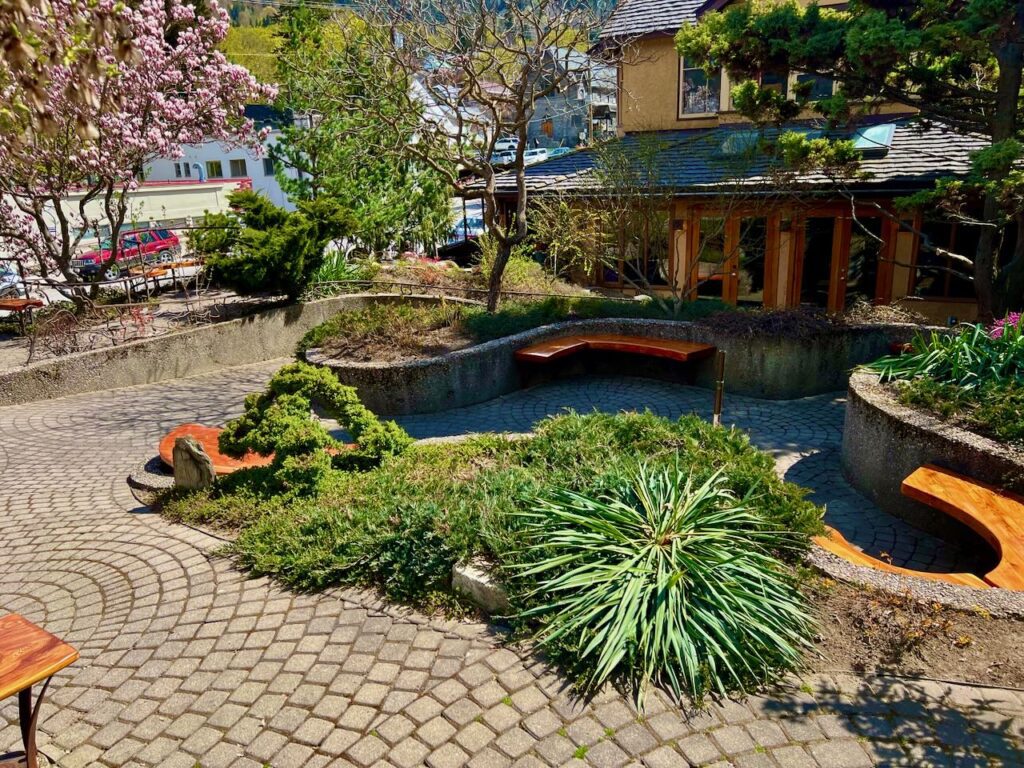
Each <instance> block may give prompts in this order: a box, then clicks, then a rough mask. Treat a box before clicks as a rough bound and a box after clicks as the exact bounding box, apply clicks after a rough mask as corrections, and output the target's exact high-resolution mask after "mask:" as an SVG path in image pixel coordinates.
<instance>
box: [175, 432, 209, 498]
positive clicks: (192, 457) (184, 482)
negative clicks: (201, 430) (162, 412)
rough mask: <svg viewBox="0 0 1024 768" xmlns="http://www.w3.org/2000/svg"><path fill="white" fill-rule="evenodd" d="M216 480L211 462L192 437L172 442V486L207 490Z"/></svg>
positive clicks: (180, 438)
mask: <svg viewBox="0 0 1024 768" xmlns="http://www.w3.org/2000/svg"><path fill="white" fill-rule="evenodd" d="M216 479H217V475H216V473H215V472H214V471H213V461H211V459H210V457H209V456H208V455H207V454H206V451H204V450H203V446H202V445H201V444H200V443H199V441H198V440H196V439H195V438H193V437H179V438H178V439H177V440H175V441H174V485H175V486H176V487H178V488H188V489H190V490H191V489H196V488H209V487H210V486H211V485H213V482H214V480H216Z"/></svg>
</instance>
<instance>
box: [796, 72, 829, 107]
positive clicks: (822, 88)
mask: <svg viewBox="0 0 1024 768" xmlns="http://www.w3.org/2000/svg"><path fill="white" fill-rule="evenodd" d="M796 82H797V85H798V86H800V87H799V89H798V90H797V95H798V96H803V97H804V98H807V99H811V100H814V101H817V100H818V99H827V98H828V97H829V96H831V95H832V90H833V82H832V78H831V77H825V76H824V75H807V74H803V75H797V76H796Z"/></svg>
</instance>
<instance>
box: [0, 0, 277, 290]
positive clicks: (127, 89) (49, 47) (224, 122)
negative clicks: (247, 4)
mask: <svg viewBox="0 0 1024 768" xmlns="http://www.w3.org/2000/svg"><path fill="white" fill-rule="evenodd" d="M33 7H34V8H36V11H35V13H37V14H39V16H38V18H36V19H35V22H36V24H35V25H34V28H36V29H45V30H46V31H47V32H46V35H45V36H44V37H42V38H41V39H38V41H37V43H36V44H37V47H38V48H39V50H38V51H37V52H36V53H37V54H38V55H40V56H42V55H45V56H46V57H47V60H48V61H50V62H56V63H54V64H52V65H51V66H49V68H48V70H47V72H46V78H45V80H44V81H42V82H45V85H44V86H42V90H43V94H44V97H45V98H44V100H43V102H42V114H43V117H42V118H41V119H40V118H39V117H38V116H37V115H36V114H34V113H33V112H32V111H31V110H28V109H19V106H18V105H24V104H28V103H30V102H31V103H36V104H38V103H39V93H38V92H37V91H38V90H39V88H40V86H39V83H38V82H37V83H36V84H35V88H34V89H33V88H29V87H26V86H25V85H24V84H23V83H22V81H21V80H19V78H17V77H15V76H14V75H15V73H14V71H13V70H12V68H11V63H10V62H9V61H7V60H5V59H0V83H4V84H6V85H4V86H0V251H7V252H9V253H13V254H15V255H17V256H19V257H21V258H27V259H30V260H32V261H34V262H35V263H36V264H37V266H38V268H39V270H40V272H41V273H42V274H43V275H46V274H48V273H49V272H50V271H52V270H53V269H54V268H57V269H59V270H60V271H61V272H63V273H64V274H65V276H66V277H68V278H69V279H72V280H73V279H74V276H73V275H72V274H71V273H70V271H69V269H68V265H69V262H70V259H71V258H72V257H73V255H74V251H75V249H76V247H77V245H78V242H79V241H80V240H81V238H82V230H83V229H84V228H85V227H93V228H94V227H96V226H97V224H99V223H101V222H102V223H105V224H107V225H108V226H110V228H111V231H117V230H118V229H119V228H120V226H121V223H122V222H123V221H124V215H125V211H126V209H127V199H126V195H127V193H128V192H130V191H131V190H132V189H134V188H135V187H137V185H138V179H139V176H140V174H141V172H142V170H143V169H144V168H145V166H146V164H147V163H148V162H150V161H151V160H152V159H154V158H156V157H160V156H171V157H179V156H180V155H181V152H182V146H183V145H186V144H197V143H200V142H202V141H204V140H207V139H212V140H217V141H220V142H222V143H224V144H228V145H243V146H247V147H249V148H252V149H254V150H255V151H257V152H258V151H259V149H260V148H261V145H262V139H263V138H264V136H265V134H261V133H260V132H257V131H255V130H254V127H253V125H252V123H251V121H249V120H246V119H245V118H244V117H243V116H242V110H243V108H244V106H245V104H246V103H249V102H252V101H266V100H268V99H270V98H272V97H273V96H274V91H273V89H272V88H270V87H267V86H264V85H260V84H259V83H257V82H256V81H255V79H254V78H253V77H252V75H250V74H249V72H248V71H247V70H246V69H245V68H244V67H240V66H238V65H235V64H231V63H230V62H228V60H227V59H226V58H225V56H224V54H223V53H221V52H220V51H219V50H218V49H217V46H218V44H219V43H220V42H221V41H222V40H223V39H224V36H225V35H226V34H227V29H228V17H227V12H226V11H224V10H223V9H222V8H220V7H218V6H217V5H216V4H212V3H211V4H209V5H205V4H204V6H203V8H202V10H201V11H199V10H197V8H196V7H195V6H193V5H191V4H189V3H188V2H185V1H184V0H141V2H139V3H136V4H122V3H115V2H113V0H98V2H97V3H95V4H91V5H87V6H85V5H83V0H51V1H50V2H49V3H48V4H34V5H33ZM42 8H48V9H49V13H47V14H46V15H45V16H43V15H42V14H43V11H42V10H40V9H42ZM83 8H85V9H87V11H83ZM85 12H87V13H89V14H92V18H94V20H95V24H93V25H92V26H91V28H90V32H89V33H88V35H87V37H86V38H84V39H83V34H82V28H83V27H82V24H81V21H82V18H83V13H85ZM125 40H130V41H131V43H130V51H129V52H128V53H127V54H126V53H125V51H124V49H123V46H124V45H125V43H124V41H125ZM82 46H88V55H86V56H83V55H80V51H81V50H82ZM65 62H66V63H65ZM83 83H84V84H85V87H83ZM4 105H12V106H11V107H9V108H7V107H5V106H4ZM71 193H76V197H77V198H78V200H83V199H85V200H90V201H103V202H105V206H104V208H105V211H106V213H105V214H104V216H103V218H102V219H101V222H99V221H89V220H87V217H86V209H85V205H84V204H80V203H79V202H77V201H76V202H71V201H69V200H68V199H67V198H68V195H69V194H71ZM94 204H95V203H94Z"/></svg>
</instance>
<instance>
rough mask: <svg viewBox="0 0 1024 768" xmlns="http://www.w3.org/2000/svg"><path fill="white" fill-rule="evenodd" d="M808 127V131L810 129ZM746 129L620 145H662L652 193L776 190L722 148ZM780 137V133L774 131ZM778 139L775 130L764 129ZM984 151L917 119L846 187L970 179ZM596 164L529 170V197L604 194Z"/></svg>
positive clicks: (588, 155) (505, 187) (905, 123)
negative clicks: (973, 155)
mask: <svg viewBox="0 0 1024 768" xmlns="http://www.w3.org/2000/svg"><path fill="white" fill-rule="evenodd" d="M792 127H793V128H797V129H799V128H801V127H803V128H804V129H806V130H810V129H811V126H807V125H805V126H799V125H796V126H792ZM751 132H752V129H751V127H750V126H749V125H747V126H728V127H724V126H723V127H719V128H711V129H706V130H687V131H662V132H658V133H654V134H627V135H626V136H625V137H624V138H622V139H618V140H617V141H620V142H622V147H623V151H625V152H627V153H628V152H637V151H639V148H640V147H641V146H643V141H644V139H643V137H644V136H649V137H652V138H653V141H654V142H656V143H654V144H653V145H648V146H649V147H650V149H648V150H647V151H651V150H653V151H656V152H657V158H656V161H654V162H651V161H647V162H645V163H644V167H645V168H651V169H654V173H655V174H656V178H655V179H653V180H652V181H651V183H650V186H651V187H652V188H657V189H659V190H660V191H663V192H672V193H675V194H701V193H703V194H710V193H712V192H721V191H722V190H723V189H730V188H735V187H737V186H742V187H744V189H747V190H754V189H755V188H757V187H761V188H762V189H761V191H763V192H768V191H770V190H773V189H775V188H777V184H776V185H773V181H774V180H775V178H776V177H773V175H772V174H771V173H770V172H769V171H770V169H771V163H770V162H769V161H768V159H767V158H765V157H763V156H762V157H759V158H757V159H755V158H753V157H751V156H750V155H745V154H744V153H740V154H739V155H736V154H729V153H728V152H727V151H725V150H724V149H723V147H724V146H725V145H726V141H727V139H729V137H733V139H732V141H736V140H739V139H745V138H746V137H748V136H750V135H751ZM776 132H777V131H776ZM766 133H772V131H766ZM982 146H984V140H983V139H982V138H981V137H979V136H966V135H963V134H958V133H953V132H951V131H948V130H945V129H942V128H940V127H935V126H933V127H930V128H924V127H922V126H921V124H920V123H917V122H915V121H913V120H911V119H904V120H901V121H898V122H895V130H894V131H893V138H892V144H891V146H890V147H889V148H888V150H887V151H886V150H882V149H879V150H878V151H877V152H869V153H867V154H865V156H864V159H863V160H862V162H861V169H862V170H864V171H866V172H867V173H869V174H870V177H869V178H868V179H865V180H858V181H856V183H852V182H851V183H850V184H849V185H848V186H850V187H851V188H856V189H863V190H870V189H877V190H880V191H881V190H889V191H894V190H899V191H909V190H913V189H920V188H924V187H927V186H930V185H931V183H932V182H933V181H934V180H935V179H936V178H938V177H941V176H950V175H962V174H965V173H966V172H967V171H968V169H969V165H970V161H969V153H970V152H971V150H974V149H978V148H980V147H982ZM596 163H597V158H596V156H595V153H594V151H593V150H580V151H577V152H572V153H570V154H568V155H562V156H561V157H557V158H554V159H552V160H548V161H546V162H543V163H538V164H536V165H532V166H529V167H528V168H527V169H526V181H527V189H528V191H529V192H530V193H539V194H544V193H556V192H566V193H587V192H599V190H600V179H599V178H598V175H597V174H596V173H595V172H594V170H595V166H596ZM497 182H498V191H499V193H501V194H515V191H516V187H515V175H514V173H512V172H506V173H504V174H501V175H500V176H499V177H498V179H497ZM793 182H794V183H796V184H798V185H800V186H801V187H803V188H808V189H815V188H817V189H828V188H829V187H831V186H833V182H832V181H831V180H830V179H828V178H827V177H825V176H823V175H822V174H805V175H803V176H800V177H797V178H796V179H793Z"/></svg>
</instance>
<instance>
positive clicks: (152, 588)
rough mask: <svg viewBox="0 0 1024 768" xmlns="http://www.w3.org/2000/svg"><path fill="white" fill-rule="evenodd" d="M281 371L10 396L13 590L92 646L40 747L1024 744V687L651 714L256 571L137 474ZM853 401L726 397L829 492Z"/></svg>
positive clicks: (910, 747)
mask: <svg viewBox="0 0 1024 768" xmlns="http://www.w3.org/2000/svg"><path fill="white" fill-rule="evenodd" d="M274 367H275V366H272V365H269V364H264V365H260V366H254V367H248V368H242V369H235V370H232V371H225V372H223V373H220V374H216V375H211V376H205V377H199V378H194V379H188V380H180V381H175V382H169V383H164V384H159V385H152V386H147V387H137V388H133V389H127V390H122V391H118V392H110V393H105V394H95V395H83V396H78V397H73V398H65V399H62V400H56V401H50V402H45V403H36V404H31V405H26V406H19V407H13V408H6V409H0V478H2V491H0V537H2V541H3V543H4V547H3V554H4V557H3V558H2V560H0V609H3V610H7V611H17V612H19V613H23V614H25V615H26V616H27V617H28V618H30V619H31V620H33V621H36V622H40V623H42V624H44V625H45V626H46V627H47V628H48V629H49V630H51V631H53V632H55V633H56V634H58V635H61V636H63V637H65V638H66V639H67V640H68V641H70V642H72V643H73V644H74V645H76V646H77V647H78V648H79V649H80V650H81V652H82V659H81V660H80V661H79V662H78V663H77V664H75V665H74V666H73V667H72V668H70V669H68V670H66V671H64V672H61V673H60V674H58V676H57V677H56V678H55V684H54V687H53V689H52V693H51V695H50V696H49V697H48V704H47V705H45V710H44V720H43V722H42V724H41V739H42V741H43V743H44V746H43V751H44V753H45V754H46V755H47V756H48V757H50V759H51V760H52V761H53V762H54V763H56V764H57V765H60V766H64V768H80V767H81V766H94V765H95V766H167V767H168V768H175V767H180V768H193V766H194V765H196V763H197V762H198V763H199V764H201V765H202V766H203V767H204V768H222V767H227V766H231V767H233V768H259V766H262V765H264V764H268V765H270V766H272V767H273V768H300V767H306V766H308V767H309V768H323V766H350V765H355V766H371V765H380V766H397V767H398V768H408V767H411V766H419V765H428V766H432V768H445V767H447V766H458V765H471V766H477V767H481V768H482V767H485V766H511V765H516V766H535V765H570V766H585V765H590V766H599V767H603V766H625V765H630V766H640V765H643V766H646V767H647V768H661V767H662V766H666V767H668V766H685V765H716V766H727V765H734V766H738V767H743V768H751V767H754V766H776V767H777V768H790V767H791V766H792V767H793V768H800V767H801V766H821V767H823V768H832V767H833V766H835V767H837V768H841V767H842V766H861V765H864V766H867V765H872V764H885V765H908V766H920V765H970V766H988V765H996V764H1000V763H1002V764H1006V765H1022V764H1024V753H1022V752H1021V751H1020V750H1021V740H1022V736H1024V695H1022V694H1019V693H1017V692H1014V691H1007V690H998V689H979V688H973V687H969V686H958V685H949V684H940V683H933V682H908V681H900V680H894V679H885V678H878V679H861V678H855V677H852V676H848V675H842V674H837V675H816V676H813V677H810V678H808V679H806V680H803V681H797V680H794V681H793V682H792V684H790V685H787V686H784V687H782V688H780V689H779V690H778V691H776V692H774V693H773V694H772V695H771V696H765V697H751V698H748V699H746V700H744V701H724V702H721V703H719V704H714V705H712V706H711V707H710V708H709V709H707V710H705V711H701V712H691V711H686V710H684V709H681V708H679V707H677V706H674V705H672V704H671V703H670V702H668V701H666V700H665V699H663V698H661V697H660V696H652V697H651V698H650V699H649V705H648V709H647V711H646V712H645V713H644V715H643V716H642V717H641V716H639V715H638V713H637V712H636V711H635V710H634V709H633V708H632V706H631V705H630V703H629V702H628V700H627V699H624V698H623V697H621V696H620V695H619V694H617V693H615V692H613V691H608V692H605V693H604V694H602V695H601V696H599V697H598V698H597V699H596V700H594V701H591V702H579V701H576V700H574V699H573V698H572V696H571V695H570V692H569V691H567V690H565V689H564V687H563V684H562V682H561V681H560V680H559V678H558V677H557V676H555V675H554V674H553V673H552V672H551V671H550V670H548V669H547V668H545V667H544V665H543V664H542V663H540V662H539V661H538V660H537V659H536V658H534V657H531V656H529V655H520V654H517V653H516V652H513V651H512V650H510V649H508V648H506V647H503V645H502V641H501V637H500V636H498V635H496V634H495V631H494V629H493V628H491V627H488V626H485V625H477V624H470V623H455V622H441V621H437V620H432V619H427V618H425V617H423V616H419V615H417V614H414V613H409V612H406V611H403V610H399V609H396V608H394V607H390V606H387V605H384V604H382V603H379V602H377V601H376V600H375V599H374V598H373V597H372V596H371V595H368V594H366V593H362V592H358V591H348V592H341V593H332V594H324V595H297V594H292V593H288V592H286V591H283V590H281V589H280V588H278V587H276V586H275V585H273V584H272V583H269V582H268V581H266V580H264V579H247V578H245V577H244V576H243V575H242V574H241V573H239V572H237V571H236V570H235V569H233V568H232V566H231V564H230V563H229V562H228V561H226V560H224V559H223V558H219V557H217V556H216V555H215V552H216V549H217V547H218V545H219V543H220V542H218V541H217V540H216V539H214V538H212V537H210V536H207V535H205V534H203V533H200V532H197V531H193V530H190V529H188V528H185V527H182V526H176V525H171V524H168V523H165V522H164V521H162V520H161V519H159V518H158V517H156V516H153V515H151V514H147V513H146V511H145V510H143V509H140V508H138V507H137V505H136V504H135V502H134V501H133V500H132V498H131V496H130V495H129V494H128V492H127V489H126V487H125V485H124V480H123V478H124V476H125V475H126V474H127V472H128V471H129V470H130V469H131V468H132V466H133V465H134V464H136V463H137V462H138V461H139V460H141V459H143V458H145V457H147V456H149V455H150V454H152V453H153V450H154V446H155V444H156V441H157V439H158V438H159V436H160V435H161V434H162V433H163V432H165V431H166V430H167V429H169V428H170V427H172V426H174V425H176V424H178V423H181V422H183V421H190V420H195V421H203V422H207V423H217V422H220V421H223V420H224V419H225V418H227V417H229V416H230V415H232V414H234V413H237V412H238V410H239V408H240V404H241V396H242V394H244V393H245V392H247V391H249V390H253V389H257V388H259V387H260V385H261V384H262V382H263V381H265V379H266V378H267V376H268V375H269V373H270V372H271V370H273V368H274ZM707 400H708V395H707V393H704V392H700V391H698V390H688V389H686V388H680V387H674V386H671V385H666V384H659V383H656V382H644V381H639V380H632V381H629V380H622V379H592V380H587V381H585V382H577V383H568V384H559V385H553V386H551V387H547V388H544V389H541V390H532V391H529V392H524V393H520V394H519V395H517V396H512V397H510V398H507V399H504V400H502V401H498V402H496V403H491V404H487V405H485V406H480V407H478V408H477V409H465V410H462V411H457V412H452V413H449V414H447V415H444V416H434V417H429V418H425V417H415V418H410V419H406V420H405V422H406V424H407V425H408V426H409V428H410V429H411V430H413V431H415V432H416V433H417V434H420V435H426V434H437V433H446V432H447V433H452V432H458V431H460V430H465V429H477V430H479V429H483V428H499V429H521V428H524V427H528V426H529V424H530V423H532V420H533V419H535V418H537V417H539V416H541V415H544V414H546V413H549V412H552V410H557V408H558V407H561V406H563V405H566V404H571V405H573V406H575V407H576V408H578V409H581V410H583V409H589V408H590V407H591V405H596V406H599V407H602V408H615V407H636V406H637V405H648V406H650V407H651V408H652V409H653V410H656V411H658V412H661V413H665V414H666V415H674V414H676V413H678V412H680V411H682V410H688V409H689V408H690V407H694V406H695V407H697V408H698V409H703V408H704V406H706V405H707V403H706V401H707ZM841 409H842V405H841V403H840V402H838V401H836V400H835V399H833V398H815V399H812V400H809V401H803V402H802V403H763V402H757V401H753V400H749V401H747V400H740V399H739V398H733V399H730V401H729V411H728V414H727V416H728V418H729V419H731V420H735V421H736V422H737V423H740V424H742V425H744V426H745V427H746V428H749V429H751V431H752V432H753V434H754V438H755V440H756V441H757V442H758V443H759V444H761V445H763V446H765V447H766V448H768V449H770V450H772V451H774V452H775V453H776V455H777V457H778V458H779V460H780V466H781V467H782V468H783V469H784V471H786V472H787V474H790V475H792V476H793V477H794V478H796V479H802V480H803V481H808V480H811V481H814V483H813V484H814V485H815V487H816V488H817V489H818V493H819V494H820V495H821V496H823V497H826V496H828V497H829V498H832V496H830V494H833V492H832V491H830V490H829V484H830V483H831V482H832V479H833V478H834V477H835V474H834V469H833V468H830V467H831V465H832V464H834V449H835V445H836V440H837V438H838V432H837V430H838V428H839V427H838V425H839V417H840V414H841ZM502 413H504V414H505V415H504V416H502V415H501V414H502ZM488 420H490V421H488ZM833 495H834V497H835V498H849V502H848V503H849V504H851V505H853V504H855V499H853V497H848V493H847V492H845V491H841V492H839V493H837V494H833ZM839 506H841V505H839ZM894 531H896V532H895V533H894V534H893V535H894V536H896V538H897V539H899V531H898V530H897V529H894ZM0 715H2V718H3V720H2V721H0V724H3V723H6V725H5V727H3V728H2V729H0V748H5V747H13V746H14V745H15V744H16V742H17V740H18V735H17V729H16V726H15V725H14V723H15V722H16V720H15V718H16V708H15V707H12V706H11V705H10V704H8V705H7V706H6V707H5V708H3V709H2V710H0Z"/></svg>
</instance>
